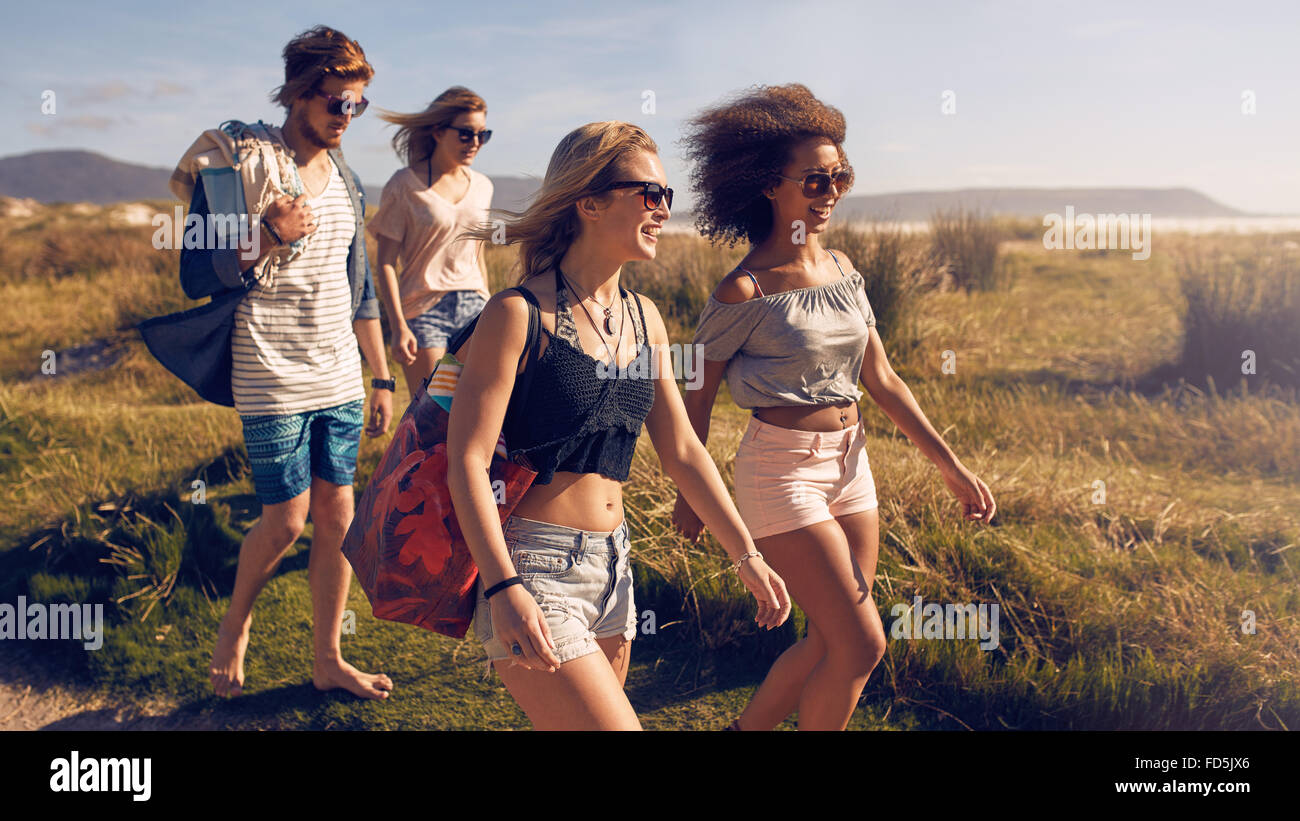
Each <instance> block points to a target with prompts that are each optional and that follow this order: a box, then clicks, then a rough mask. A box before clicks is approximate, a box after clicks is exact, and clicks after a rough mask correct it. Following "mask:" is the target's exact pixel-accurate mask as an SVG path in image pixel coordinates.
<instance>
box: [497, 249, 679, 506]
mask: <svg viewBox="0 0 1300 821" xmlns="http://www.w3.org/2000/svg"><path fill="white" fill-rule="evenodd" d="M555 279H556V285H555V303H556V304H555V332H554V333H552V332H550V331H547V330H546V329H545V328H542V331H543V332H544V333H545V334H546V336H547V341H548V344H547V346H546V350H545V351H543V352H542V355H541V357H540V358H538V359H537V361H535V362H534V361H532V355H531V353H526V356H527V357H528V362H527V364H526V365H525V367H526V368H535V369H536V371H535V372H534V373H533V375H532V379H531V384H530V387H529V389H528V393H527V395H526V396H525V397H523V402H522V403H521V404H520V405H519V406H518V407H517V408H515V409H514V412H513V413H512V414H508V415H507V418H506V420H505V425H504V427H503V430H502V432H503V433H504V435H505V440H506V448H507V449H508V452H509V455H510V458H512V459H514V458H516V457H517V456H522V457H523V459H521V460H520V461H525V462H526V463H527V464H530V465H531V466H532V468H533V470H535V471H537V478H536V479H534V480H533V484H535V485H545V484H550V482H551V479H552V478H553V477H554V476H555V472H556V471H567V472H571V473H599V474H600V475H602V476H606V477H609V478H610V479H616V480H618V481H620V482H623V481H626V480H627V477H628V471H629V469H630V468H631V466H632V453H633V451H635V450H636V440H637V437H638V436H640V435H641V426H642V425H643V424H644V423H645V418H646V416H647V415H648V414H649V413H650V408H651V406H652V405H653V404H654V398H655V387H654V379H653V378H652V376H653V374H652V370H651V368H650V366H649V363H650V356H651V348H650V346H649V344H648V343H647V336H646V328H645V313H644V311H642V309H641V297H640V296H637V295H635V294H629V293H628V291H627V290H625V289H623V288H620V289H619V291H620V294H621V298H622V300H623V304H624V310H625V311H626V316H627V317H628V318H629V319H631V321H632V330H633V334H634V336H635V338H636V340H637V345H638V348H637V354H636V357H635V358H634V359H633V360H632V361H631V362H629V363H628V364H627V365H626V366H624V367H622V368H618V369H617V370H616V369H614V368H613V367H611V366H609V365H608V363H603V362H600V361H599V360H597V359H595V358H594V357H592V356H590V355H589V354H587V353H586V352H585V351H583V350H582V343H581V342H580V341H579V340H578V329H577V327H576V326H575V325H574V324H573V314H572V312H571V311H570V309H569V305H568V298H567V294H566V291H565V288H564V285H563V282H562V281H561V279H560V276H559V273H558V272H557V273H556V277H555ZM520 290H521V291H522V290H524V289H522V288H521V289H520ZM527 296H528V297H530V299H529V301H530V302H533V301H534V300H533V299H532V298H531V297H532V294H528V295H527ZM633 298H635V301H636V306H635V307H636V309H635V311H634V310H633V306H632V302H633ZM615 315H616V316H617V314H615ZM615 373H616V374H617V375H618V378H610V377H612V376H613V375H614V374H615ZM593 411H594V413H593ZM579 423H581V424H579Z"/></svg>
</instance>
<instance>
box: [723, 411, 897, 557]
mask: <svg viewBox="0 0 1300 821" xmlns="http://www.w3.org/2000/svg"><path fill="white" fill-rule="evenodd" d="M876 507H877V502H876V482H875V480H874V479H872V478H871V465H870V463H869V462H868V461H867V448H866V429H865V427H864V426H863V423H862V420H860V419H859V420H858V424H857V425H855V426H853V427H851V428H845V429H844V430H837V431H825V432H817V431H809V430H792V429H790V428H783V427H780V426H778V425H769V424H768V423H766V422H763V421H761V420H759V418H758V417H756V416H752V417H750V420H749V427H748V428H746V429H745V435H744V436H742V437H741V439H740V447H739V449H738V450H737V451H736V509H737V510H739V511H740V518H741V519H742V520H744V522H745V527H746V528H748V529H749V535H750V537H751V538H754V539H761V538H763V537H764V536H772V535H775V534H777V533H785V532H787V531H790V530H798V529H799V528H801V527H807V526H808V525H812V524H817V523H818V522H825V521H828V520H830V519H834V518H835V517H837V516H847V515H849V514H851V513H861V512H862V511H864V510H872V509H874V508H876Z"/></svg>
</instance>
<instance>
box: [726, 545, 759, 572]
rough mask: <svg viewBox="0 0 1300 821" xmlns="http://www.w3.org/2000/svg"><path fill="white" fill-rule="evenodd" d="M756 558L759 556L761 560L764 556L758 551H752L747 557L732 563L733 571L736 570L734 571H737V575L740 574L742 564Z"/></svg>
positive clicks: (744, 556)
mask: <svg viewBox="0 0 1300 821" xmlns="http://www.w3.org/2000/svg"><path fill="white" fill-rule="evenodd" d="M755 556H757V557H758V558H760V559H761V558H763V554H762V553H759V552H758V551H757V550H751V551H749V552H748V553H746V554H745V555H743V556H741V557H740V558H739V559H736V560H735V561H734V562H732V563H731V569H732V570H734V571H736V572H737V573H739V572H740V565H741V564H742V563H743V562H744V561H745V560H746V559H752V558H754V557H755Z"/></svg>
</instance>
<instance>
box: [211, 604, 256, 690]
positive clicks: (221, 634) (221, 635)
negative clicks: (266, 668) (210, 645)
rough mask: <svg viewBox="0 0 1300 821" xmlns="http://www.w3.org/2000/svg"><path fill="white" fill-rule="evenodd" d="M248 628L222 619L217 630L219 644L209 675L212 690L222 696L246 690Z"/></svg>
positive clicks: (214, 650) (214, 653)
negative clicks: (237, 626)
mask: <svg viewBox="0 0 1300 821" xmlns="http://www.w3.org/2000/svg"><path fill="white" fill-rule="evenodd" d="M248 628H249V625H248V624H247V623H245V624H244V625H243V628H242V629H237V628H232V627H230V626H228V625H227V624H226V620H225V619H222V620H221V629H219V630H218V631H217V646H216V647H215V648H214V649H213V650H212V666H211V667H209V668H208V676H209V678H211V680H212V690H213V692H215V693H216V694H217V695H218V696H221V697H222V698H228V697H230V696H237V695H239V694H240V693H242V692H243V691H244V651H245V650H247V649H248Z"/></svg>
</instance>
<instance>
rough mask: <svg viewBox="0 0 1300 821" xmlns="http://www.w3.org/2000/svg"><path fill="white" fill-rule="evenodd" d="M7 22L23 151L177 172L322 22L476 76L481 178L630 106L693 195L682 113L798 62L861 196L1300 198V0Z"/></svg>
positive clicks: (526, 168)
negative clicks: (1071, 190)
mask: <svg viewBox="0 0 1300 821" xmlns="http://www.w3.org/2000/svg"><path fill="white" fill-rule="evenodd" d="M5 22H6V26H5V33H6V35H7V36H6V41H7V42H6V49H5V58H4V59H5V66H6V70H5V71H4V72H3V74H2V75H0V78H2V79H0V95H3V98H4V99H5V100H6V101H7V111H8V112H9V116H8V117H7V118H6V119H7V120H8V121H9V123H10V126H9V127H8V128H7V129H5V136H4V138H3V143H0V155H6V156H7V155H12V154H19V153H25V152H28V151H36V150H42V149H51V148H86V149H92V150H96V151H99V152H102V153H104V154H107V155H109V156H112V157H115V158H118V159H123V160H128V161H132V162H138V163H144V164H147V165H154V166H163V167H167V168H170V167H172V166H173V165H174V164H175V162H176V160H177V159H179V157H180V155H181V153H182V152H183V151H184V149H185V148H186V147H187V146H188V145H189V143H190V141H191V140H193V138H194V137H195V136H197V134H198V133H199V132H200V131H202V130H203V129H205V128H210V127H212V126H215V125H216V124H217V123H218V122H220V121H221V120H224V119H228V118H231V117H235V118H239V119H247V120H253V119H258V118H261V119H266V120H267V121H270V122H275V123H280V122H282V121H283V114H282V112H281V110H280V109H278V108H277V107H276V106H274V105H272V104H271V103H270V102H269V101H268V94H269V92H270V91H271V89H273V88H274V87H275V86H277V85H279V84H280V82H281V81H282V79H283V65H282V63H281V59H280V50H281V49H282V48H283V46H284V44H285V42H287V41H288V40H289V39H290V38H291V37H292V36H293V35H294V34H296V33H298V32H299V31H301V30H303V29H306V28H309V27H310V26H312V25H315V24H317V23H325V24H328V25H331V26H334V27H336V28H339V29H341V30H342V31H344V32H345V33H347V34H348V35H349V36H350V37H353V38H355V39H357V40H358V41H360V43H361V45H362V47H363V48H365V50H366V54H367V57H368V58H369V59H370V61H371V63H372V64H373V65H374V67H375V70H376V74H375V79H374V81H373V82H372V84H371V85H370V87H369V89H368V91H367V97H368V98H369V99H370V100H371V101H372V103H373V104H374V105H376V106H382V107H385V108H390V109H394V110H398V111H412V110H418V109H421V108H423V107H424V106H425V105H426V104H427V103H428V102H429V101H430V100H431V99H432V98H433V97H434V96H436V95H437V94H438V93H439V92H441V91H442V90H443V89H445V88H446V87H447V86H450V85H455V84H461V85H466V86H469V87H470V88H472V89H474V90H475V91H477V92H478V93H479V94H480V95H482V96H483V97H484V98H485V99H486V100H487V102H488V125H489V127H490V128H492V129H493V131H494V136H493V140H492V142H491V143H490V144H489V145H488V146H487V147H486V148H485V149H484V150H483V151H482V153H481V154H480V155H479V159H478V160H477V161H476V165H475V167H476V168H478V169H479V170H481V171H483V172H485V173H487V174H489V175H494V174H499V175H528V174H531V175H541V174H542V173H543V172H544V171H545V167H546V162H547V160H548V158H549V156H550V152H551V150H552V149H553V148H554V146H555V144H556V143H557V142H558V141H559V139H560V137H562V136H563V135H564V134H565V133H566V132H567V131H569V130H570V129H572V128H573V127H575V126H577V125H580V124H582V123H584V122H589V121H592V120H607V119H624V120H630V121H632V122H636V123H638V124H640V125H642V126H644V127H646V128H647V130H649V131H650V133H651V135H652V136H653V137H654V138H655V139H656V141H658V143H659V145H660V149H661V152H662V154H661V155H662V157H663V159H664V164H665V166H666V168H667V171H668V175H669V180H670V184H672V185H674V186H675V187H676V188H677V189H678V190H679V191H681V193H682V195H683V199H685V200H687V201H688V197H687V196H686V195H687V193H688V192H687V191H686V190H685V189H686V187H687V186H686V179H685V174H686V168H685V166H684V165H683V164H682V163H681V162H680V161H678V159H677V154H678V152H679V149H678V146H677V140H678V139H679V137H680V126H681V123H682V121H683V120H684V119H685V118H686V117H688V116H690V115H691V114H693V113H694V112H696V111H698V110H699V109H700V108H701V107H703V106H705V105H708V104H710V103H712V102H714V101H716V100H718V99H719V98H721V97H723V96H724V95H727V94H730V93H733V92H735V91H738V90H740V89H742V88H744V87H745V86H748V85H751V84H753V83H785V82H792V81H797V82H802V83H804V84H806V85H808V86H809V87H810V88H811V89H812V90H813V91H814V93H816V94H817V95H818V96H819V97H820V98H821V99H822V100H824V101H826V102H828V103H830V104H832V105H835V106H837V107H839V108H840V109H841V110H842V111H843V112H844V114H845V116H846V118H847V120H848V125H849V130H848V140H847V144H846V146H845V147H846V150H847V151H848V154H849V157H850V160H851V161H852V162H853V165H854V168H855V170H856V171H857V175H858V181H859V182H858V185H857V188H856V189H855V193H881V192H888V191H900V190H940V189H953V188H964V187H975V186H1035V187H1056V186H1073V185H1080V186H1153V187H1168V186H1189V187H1193V188H1197V189H1199V190H1201V191H1203V192H1205V193H1206V194H1208V195H1210V196H1212V197H1214V198H1216V199H1218V200H1220V201H1222V202H1224V203H1225V204H1227V205H1231V206H1234V207H1237V208H1241V209H1244V210H1248V211H1257V212H1271V213H1288V214H1300V139H1298V136H1300V46H1297V43H1298V42H1300V6H1297V5H1296V4H1289V3H1282V2H1279V3H1249V2H1241V3H1234V4H1230V5H1229V4H1222V3H1203V4H1198V3H1192V2H1180V3H1172V2H1171V3H1135V2H1131V1H1130V2H1125V3H1089V4H1060V3H1043V2H1028V1H1025V2H1020V1H1019V0H1016V1H1015V2H1012V1H1010V0H1008V1H1007V2H987V3H958V2H946V3H920V2H911V3H865V2H849V3H837V2H823V3H817V4H803V3H793V2H743V3H725V2H724V3H713V2H702V1H701V0H696V2H671V0H659V2H654V3H619V2H602V3H577V2H565V3H555V2H540V3H495V2H480V3H472V2H471V3H454V4H452V3H437V4H427V3H406V2H382V1H381V0H373V1H372V2H366V3H341V2H319V1H318V2H310V3H309V2H287V3H265V2H259V3H243V2H233V1H232V2H221V3H210V4H178V3H175V2H171V3H148V2H133V1H132V0H124V2H116V3H99V2H97V3H90V2H84V3H60V2H43V3H38V4H30V3H24V4H22V5H11V6H10V8H9V9H7V10H6V20H5ZM46 89H49V90H53V91H54V92H55V94H56V97H55V100H56V113H55V114H54V115H47V114H42V113H41V95H42V92H43V91H45V90H46ZM645 90H653V91H654V93H655V109H656V110H655V113H654V114H652V115H648V114H643V113H642V110H641V109H642V93H643V92H644V91H645ZM946 90H951V91H952V92H954V94H955V100H956V113H955V114H944V113H943V112H942V110H941V103H942V95H943V93H944V92H945V91H946ZM1245 92H1250V93H1251V94H1253V99H1254V104H1255V113H1254V114H1243V112H1242V108H1243V93H1245ZM373 114H374V108H373V106H372V108H371V110H370V111H369V112H367V113H366V115H365V116H362V117H360V118H358V119H356V120H354V122H353V124H352V127H351V128H350V129H349V131H348V133H347V135H346V136H345V137H344V143H343V147H344V150H345V152H346V154H347V156H348V159H349V162H351V164H352V165H353V166H354V167H355V168H356V169H357V170H358V172H359V173H360V175H361V177H362V179H363V180H365V181H366V182H367V183H369V184H382V183H383V182H384V181H385V180H387V178H388V176H389V175H390V174H391V173H392V172H393V171H394V170H396V168H397V167H398V160H397V158H396V156H395V155H394V154H393V152H392V149H391V147H390V146H389V143H388V140H389V137H390V136H391V133H392V130H391V127H389V126H387V125H386V124H385V123H383V122H382V121H381V120H379V119H378V118H377V117H375V116H373ZM373 193H375V194H376V195H377V193H378V192H373Z"/></svg>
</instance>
